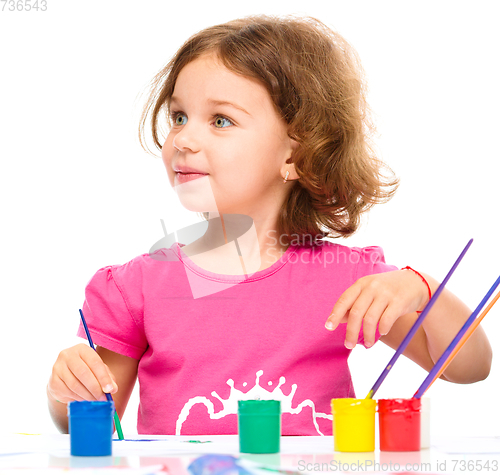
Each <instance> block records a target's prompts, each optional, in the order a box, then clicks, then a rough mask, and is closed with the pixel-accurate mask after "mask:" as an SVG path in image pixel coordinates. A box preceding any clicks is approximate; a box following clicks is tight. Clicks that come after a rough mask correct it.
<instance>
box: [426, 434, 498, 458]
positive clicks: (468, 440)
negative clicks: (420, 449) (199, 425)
mask: <svg viewBox="0 0 500 475" xmlns="http://www.w3.org/2000/svg"><path fill="white" fill-rule="evenodd" d="M432 446H433V447H434V448H436V449H437V450H439V451H440V452H444V453H447V454H500V437H453V438H451V437H447V438H446V439H442V440H441V439H438V440H437V441H435V442H434V443H433V444H432Z"/></svg>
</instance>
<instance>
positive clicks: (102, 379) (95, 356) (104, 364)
mask: <svg viewBox="0 0 500 475" xmlns="http://www.w3.org/2000/svg"><path fill="white" fill-rule="evenodd" d="M138 364H139V362H138V361H137V360H135V359H133V358H129V357H128V356H123V355H120V354H118V353H115V352H113V351H110V350H107V349H106V348H103V347H99V346H97V347H96V351H94V350H93V349H92V348H90V347H89V346H88V345H85V344H78V345H76V346H73V347H71V348H67V349H66V350H63V351H61V353H59V356H58V358H57V360H56V362H55V364H54V367H53V369H52V374H51V376H50V379H49V383H48V385H47V397H48V404H49V412H50V415H51V417H52V420H53V421H54V424H55V425H56V427H57V428H58V429H59V431H61V432H63V433H66V434H67V433H68V416H67V411H68V410H67V404H68V403H69V402H70V401H84V400H86V401H97V400H105V395H104V390H106V392H109V393H110V394H112V395H113V400H114V402H115V407H116V411H117V413H118V416H119V417H120V419H121V418H122V417H123V414H124V412H125V408H126V407H127V403H128V400H129V399H130V395H131V393H132V390H133V388H134V385H135V380H136V378H137V367H138ZM106 386H109V387H108V388H107V387H106Z"/></svg>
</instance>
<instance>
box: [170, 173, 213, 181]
mask: <svg viewBox="0 0 500 475" xmlns="http://www.w3.org/2000/svg"><path fill="white" fill-rule="evenodd" d="M202 176H207V174H206V173H181V172H177V173H176V174H175V178H177V181H178V182H179V183H186V182H187V181H191V180H196V179H197V178H201V177H202Z"/></svg>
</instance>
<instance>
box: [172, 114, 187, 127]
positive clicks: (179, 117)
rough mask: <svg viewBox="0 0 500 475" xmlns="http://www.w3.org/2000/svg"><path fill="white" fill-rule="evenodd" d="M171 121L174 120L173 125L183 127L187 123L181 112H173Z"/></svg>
mask: <svg viewBox="0 0 500 475" xmlns="http://www.w3.org/2000/svg"><path fill="white" fill-rule="evenodd" d="M172 119H174V123H175V125H185V124H186V122H187V117H186V116H185V115H184V114H183V113H181V112H174V113H173V114H172Z"/></svg>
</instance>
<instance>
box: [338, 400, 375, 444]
mask: <svg viewBox="0 0 500 475" xmlns="http://www.w3.org/2000/svg"><path fill="white" fill-rule="evenodd" d="M376 407H377V402H376V401H375V400H374V399H353V398H344V399H332V414H333V443H334V450H335V451H337V452H373V451H374V450H375V409H376Z"/></svg>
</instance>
